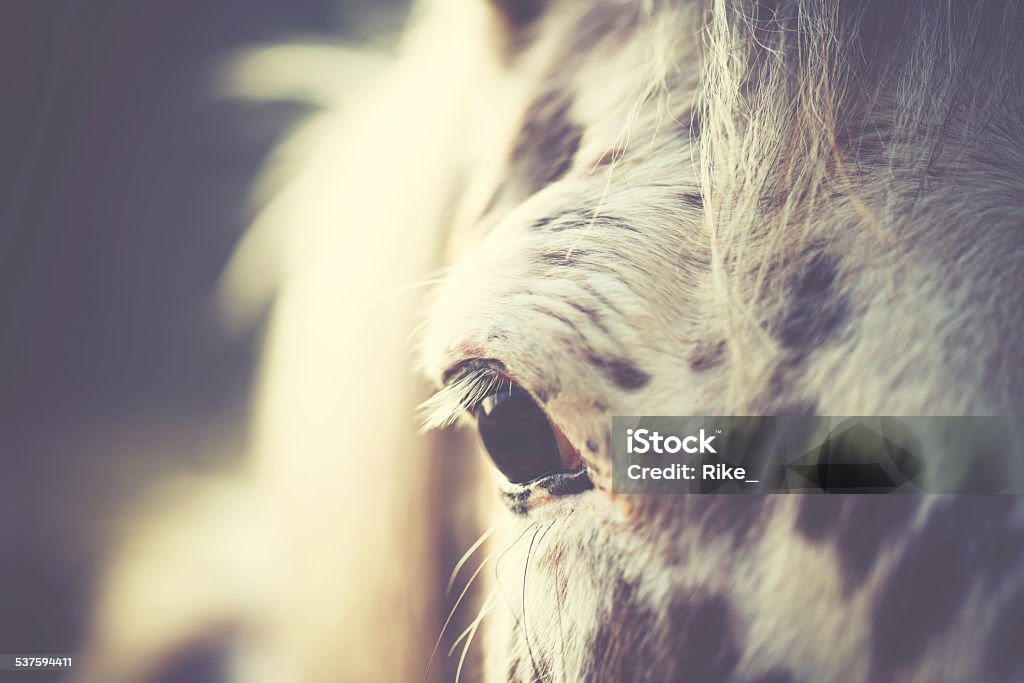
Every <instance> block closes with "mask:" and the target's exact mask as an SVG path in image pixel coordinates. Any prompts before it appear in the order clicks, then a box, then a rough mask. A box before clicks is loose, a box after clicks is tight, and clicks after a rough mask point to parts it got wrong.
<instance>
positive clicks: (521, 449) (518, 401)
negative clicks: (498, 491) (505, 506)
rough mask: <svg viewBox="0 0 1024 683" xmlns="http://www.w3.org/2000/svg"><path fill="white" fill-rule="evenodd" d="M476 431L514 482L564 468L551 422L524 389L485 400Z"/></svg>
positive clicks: (524, 480) (507, 391)
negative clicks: (477, 430)
mask: <svg viewBox="0 0 1024 683" xmlns="http://www.w3.org/2000/svg"><path fill="white" fill-rule="evenodd" d="M477 428H478V429H479V431H480V436H481V438H482V439H483V441H484V446H485V447H486V448H487V452H488V453H490V455H491V459H492V460H494V464H495V465H497V466H498V469H499V470H501V472H502V474H504V475H505V476H506V477H507V478H508V480H509V481H511V482H513V483H516V484H524V483H526V482H528V481H532V480H534V479H537V478H538V477H542V476H544V475H545V474H549V473H551V472H557V471H559V470H561V469H564V468H563V466H562V458H561V455H560V451H559V447H558V439H557V437H556V436H555V432H554V430H553V429H552V428H551V423H550V422H548V418H547V416H546V415H545V414H544V411H542V410H541V409H540V408H539V407H538V406H537V404H536V403H534V401H533V399H532V398H530V395H529V394H527V393H526V392H524V391H523V390H521V389H518V388H515V387H513V388H512V389H509V390H505V391H501V392H499V393H497V394H494V395H492V396H489V397H488V398H486V399H484V401H483V403H481V404H480V408H479V410H478V411H477Z"/></svg>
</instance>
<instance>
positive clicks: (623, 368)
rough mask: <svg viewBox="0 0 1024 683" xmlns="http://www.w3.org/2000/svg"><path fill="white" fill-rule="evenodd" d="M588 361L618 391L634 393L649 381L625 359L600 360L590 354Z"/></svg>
mask: <svg viewBox="0 0 1024 683" xmlns="http://www.w3.org/2000/svg"><path fill="white" fill-rule="evenodd" d="M588 360H589V361H590V363H591V365H594V366H595V367H597V369H598V370H600V371H601V372H602V373H604V375H605V376H606V377H608V378H609V379H610V380H611V381H612V382H614V383H615V386H617V387H619V388H620V389H624V390H626V391H636V390H638V389H642V388H644V387H645V386H647V384H648V383H650V381H651V377H650V375H648V374H647V373H646V372H644V371H643V370H641V369H640V368H638V367H636V366H635V365H633V363H632V362H631V361H629V360H626V359H625V358H602V357H601V356H597V355H594V354H590V355H589V356H588Z"/></svg>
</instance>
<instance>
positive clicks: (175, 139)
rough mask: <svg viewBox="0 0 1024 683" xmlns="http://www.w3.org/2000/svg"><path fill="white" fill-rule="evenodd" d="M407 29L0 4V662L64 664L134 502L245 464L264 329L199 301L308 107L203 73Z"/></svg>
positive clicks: (338, 14)
mask: <svg viewBox="0 0 1024 683" xmlns="http://www.w3.org/2000/svg"><path fill="white" fill-rule="evenodd" d="M403 16H404V2H403V0H387V1H386V2H385V1H382V0H213V1H211V0H147V1H146V2H137V1H134V0H132V1H129V0H12V1H10V2H4V3H2V4H0V53H2V57H0V89H2V90H0V107H2V112H3V113H2V126H0V151H2V153H0V179H2V180H0V193H2V194H0V463H2V465H3V474H2V475H0V544H2V546H0V547H2V550H0V558H2V559H0V562H2V565H0V577H2V582H3V583H2V587H0V652H5V653H72V652H76V651H77V650H78V649H79V647H80V646H81V644H82V641H83V637H84V630H85V629H86V624H87V618H88V614H87V610H88V607H89V604H90V600H91V599H93V595H94V591H95V588H96V581H97V578H98V576H99V573H100V571H101V569H102V565H103V560H104V557H105V556H106V553H107V552H108V551H109V549H110V548H111V547H112V545H114V544H116V542H117V539H118V534H119V533H120V530H121V529H122V527H123V526H124V525H125V523H126V519H125V518H126V517H128V516H130V514H131V513H130V511H131V509H132V506H133V505H135V504H137V503H138V501H139V500H141V499H142V498H143V497H144V496H145V495H146V493H147V491H148V490H149V488H150V487H151V486H152V485H153V484H154V483H155V482H158V481H160V480H161V479H162V478H163V477H164V476H167V475H169V474H171V473H181V472H189V471H192V472H198V473H206V472H216V471H221V470H229V469H230V468H232V467H234V466H236V465H237V464H238V463H239V460H240V459H241V458H242V455H243V452H244V446H245V430H246V427H247V425H248V410H249V399H248V391H249V387H250V383H251V379H252V371H253V367H254V362H255V359H256V357H257V354H258V350H259V346H260V327H259V325H256V326H254V327H252V328H251V329H249V330H248V331H239V330H233V331H232V332H231V333H229V332H228V331H227V328H226V327H225V325H224V324H223V322H222V321H221V320H220V318H219V317H218V313H217V309H216V306H215V305H214V296H213V290H214V287H215V284H216V282H217V280H218V278H219V276H220V275H221V273H222V272H223V269H224V267H225V265H226V263H227V261H228V259H229V257H230V255H231V253H232V250H233V248H234V247H235V245H236V244H237V242H238V240H239V238H240V236H241V235H242V233H243V232H244V229H245V227H246V226H247V224H248V222H249V220H250V219H251V218H252V215H251V213H250V211H249V209H248V208H247V207H248V204H247V196H248V194H249V191H250V187H251V184H252V183H253V181H254V179H255V177H256V175H257V173H258V171H259V168H260V166H261V164H262V162H263V161H264V159H265V157H266V155H267V154H268V151H269V150H270V149H271V148H272V147H273V146H274V144H275V142H277V141H278V140H280V139H281V137H282V136H283V135H284V134H285V133H286V132H287V130H288V129H289V126H290V125H292V124H293V123H295V122H296V121H297V120H298V119H299V118H300V117H301V116H302V115H303V114H304V113H305V112H306V110H307V105H305V104H303V103H300V102H274V103H254V102H252V101H245V102H242V101H239V100H232V99H231V98H229V97H225V96H224V95H223V93H219V92H218V88H217V85H216V79H215V78H214V77H213V74H214V73H215V72H216V68H217V65H218V64H219V63H220V62H221V61H222V60H223V59H224V58H225V56H226V55H230V54H231V53H232V52H233V51H236V50H239V49H242V48H246V47H249V46H252V45H256V44H261V43H270V42H275V41H281V40H291V39H303V40H312V41H321V42H333V41H346V42H351V41H361V40H366V39H368V38H370V37H373V39H374V40H382V41H385V42H386V41H389V40H393V39H394V36H395V35H396V34H397V31H398V29H399V28H400V25H401V23H402V19H403ZM3 676H4V672H0V679H2V678H3ZM16 676H17V679H18V680H28V678H26V677H25V676H24V675H22V674H17V675H16ZM172 678H174V677H173V676H172ZM190 678H192V679H193V680H197V681H198V680H200V677H199V676H198V674H196V675H195V676H192V675H189V674H187V673H182V672H179V674H178V676H177V679H179V680H187V679H190Z"/></svg>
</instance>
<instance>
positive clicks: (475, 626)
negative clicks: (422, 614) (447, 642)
mask: <svg viewBox="0 0 1024 683" xmlns="http://www.w3.org/2000/svg"><path fill="white" fill-rule="evenodd" d="M491 597H493V591H492V594H491V595H489V596H488V599H487V601H485V602H484V606H483V608H482V609H481V610H480V613H479V614H478V615H477V617H476V619H474V620H473V623H472V624H470V625H469V628H467V629H466V630H465V631H464V632H463V633H468V634H469V637H468V638H467V639H466V644H465V645H464V646H463V648H462V654H461V655H459V665H458V666H457V667H456V668H455V683H459V679H460V678H461V677H462V667H463V665H464V664H465V663H466V655H467V654H468V653H469V647H470V645H472V644H473V638H474V637H475V636H476V632H477V631H478V630H480V624H481V623H482V622H483V619H484V617H486V616H487V614H488V613H489V612H490V609H491V606H492V603H491V600H490V599H491ZM459 638H460V639H461V638H462V636H459ZM454 649H455V646H454V645H453V646H452V650H454ZM448 656H449V657H450V656H451V652H449V653H448Z"/></svg>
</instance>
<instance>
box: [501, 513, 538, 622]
mask: <svg viewBox="0 0 1024 683" xmlns="http://www.w3.org/2000/svg"><path fill="white" fill-rule="evenodd" d="M537 526H538V523H537V522H533V523H531V524H530V526H528V527H526V528H525V529H523V533H521V534H519V536H518V537H516V540H514V541H512V545H510V546H509V547H507V548H505V551H504V552H503V553H501V555H499V556H498V559H496V560H495V561H494V583H495V585H497V587H498V590H499V591H501V597H502V598H504V599H505V604H506V605H508V611H509V612H511V613H512V616H513V618H515V620H516V626H517V627H518V626H519V617H517V616H516V609H515V607H513V606H512V601H511V600H509V599H508V595H507V594H506V593H505V588H504V587H503V586H502V585H501V577H500V576H499V575H498V566H499V565H500V564H501V561H502V559H504V557H505V555H507V554H508V553H509V551H511V550H512V548H514V547H516V545H517V544H518V543H519V541H521V540H522V539H523V536H526V534H527V533H529V532H530V531H531V530H532V529H534V528H536V527H537Z"/></svg>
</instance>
